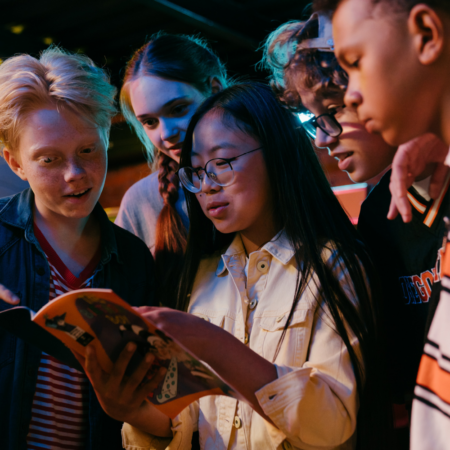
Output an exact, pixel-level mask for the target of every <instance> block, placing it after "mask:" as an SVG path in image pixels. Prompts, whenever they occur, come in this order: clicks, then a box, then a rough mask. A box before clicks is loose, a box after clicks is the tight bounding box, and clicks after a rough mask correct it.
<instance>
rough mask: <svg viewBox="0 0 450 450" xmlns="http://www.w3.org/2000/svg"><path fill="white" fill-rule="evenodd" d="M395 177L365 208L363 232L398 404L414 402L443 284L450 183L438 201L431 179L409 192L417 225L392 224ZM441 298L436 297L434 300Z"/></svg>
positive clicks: (386, 178)
mask: <svg viewBox="0 0 450 450" xmlns="http://www.w3.org/2000/svg"><path fill="white" fill-rule="evenodd" d="M390 176H391V171H389V172H387V173H386V174H385V175H384V176H383V178H382V179H381V180H380V182H379V183H378V184H377V185H376V186H375V187H374V189H373V190H372V192H371V193H370V194H369V196H368V197H367V199H366V200H365V201H364V203H363V204H362V207H361V213H360V216H359V221H358V230H359V232H360V233H361V234H362V236H363V238H364V240H365V242H366V243H367V244H368V246H369V248H370V250H371V252H372V255H373V258H374V262H375V264H376V266H377V268H378V272H379V276H380V282H381V287H382V300H383V310H384V318H385V321H386V326H387V329H388V330H389V331H388V333H389V334H388V336H387V338H388V340H387V345H388V349H389V352H388V354H389V367H390V371H389V378H390V380H391V383H392V387H393V394H394V401H395V402H396V403H401V404H402V403H406V404H410V403H411V401H412V396H413V390H414V385H415V380H416V376H417V370H418V368H419V362H420V358H421V355H422V350H423V344H424V339H425V336H426V328H427V321H428V320H429V319H428V318H429V314H430V308H431V309H433V310H434V308H435V305H430V299H431V293H432V290H433V291H434V290H436V289H437V290H438V286H439V284H440V280H441V261H442V256H443V239H444V236H445V224H444V221H443V218H444V216H445V215H446V214H447V211H448V208H449V207H450V190H449V183H450V179H447V181H446V183H445V185H444V187H443V188H442V190H441V192H440V195H439V196H438V198H436V199H435V200H433V199H431V198H430V197H429V194H428V185H429V181H430V177H426V178H425V179H424V180H422V181H416V182H415V183H414V184H413V186H412V187H411V188H409V190H408V199H409V201H410V203H411V205H412V207H413V209H412V210H413V215H412V220H411V222H409V223H404V222H403V220H402V219H401V217H397V218H396V219H394V220H388V219H387V214H388V211H389V205H390V201H391V193H390V191H389V182H390ZM435 297H436V296H435V295H433V300H434V298H435Z"/></svg>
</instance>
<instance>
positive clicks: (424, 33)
mask: <svg viewBox="0 0 450 450" xmlns="http://www.w3.org/2000/svg"><path fill="white" fill-rule="evenodd" d="M316 3H317V6H318V7H322V8H327V9H333V10H335V14H334V18H333V26H334V36H335V45H336V54H337V56H338V58H339V60H340V62H341V63H342V65H343V66H344V68H345V69H346V70H347V71H348V74H349V78H350V82H349V88H348V92H347V95H346V104H347V105H348V104H351V105H353V106H354V107H356V108H357V109H358V113H359V115H360V118H361V119H362V120H363V121H364V123H365V126H366V128H367V129H368V130H370V131H372V132H377V133H381V134H382V136H383V137H384V139H386V141H388V142H390V143H392V144H395V145H398V144H402V143H403V142H405V141H408V140H410V139H413V138H415V137H416V136H420V135H422V134H424V133H428V132H432V133H435V134H437V135H438V136H439V137H440V138H441V139H442V140H443V141H444V142H445V143H446V144H447V145H450V100H449V98H450V87H449V83H448V79H449V75H450V69H449V67H450V51H449V47H450V4H449V2H448V1H446V0H434V1H429V0H423V1H418V0H398V1H387V0H380V1H372V0H344V1H340V0H334V1H320V2H319V1H317V2H316ZM447 153H448V151H447V150H445V149H443V148H432V149H429V150H428V151H424V150H423V149H420V148H419V147H417V146H414V145H412V146H410V147H409V148H406V149H404V150H403V151H401V152H399V154H398V155H396V158H395V160H394V175H395V176H393V181H392V192H393V197H394V198H393V200H394V202H393V205H392V208H391V211H390V217H391V218H393V217H395V214H396V210H397V209H398V210H399V211H400V213H401V214H402V217H403V218H404V219H405V220H406V221H410V220H411V205H410V203H409V201H408V197H407V188H408V186H410V184H411V180H412V179H413V177H414V176H415V174H417V173H418V172H419V171H421V170H423V168H424V167H425V166H426V165H427V164H428V165H430V164H431V165H433V168H434V170H435V171H434V178H433V183H432V184H431V186H430V194H431V195H432V196H433V197H434V198H437V197H438V192H439V187H440V186H441V185H442V182H443V180H446V179H447V177H446V171H445V170H442V169H443V165H442V163H443V162H444V160H445V157H446V154H447ZM447 164H448V157H447ZM448 245H449V244H448V243H447V245H446V251H445V256H444V260H443V279H442V292H441V297H440V301H439V305H438V307H437V310H436V313H435V316H434V319H433V323H432V325H431V328H430V331H429V333H428V338H427V342H426V345H425V353H424V355H423V357H422V361H421V366H420V369H419V373H418V377H417V386H416V389H415V400H414V404H413V412H412V426H411V448H412V449H429V448H430V449H431V448H432V449H433V450H440V449H447V448H450V422H449V417H450V398H449V396H448V392H449V389H450V367H449V365H448V360H449V359H450V333H449V329H448V317H449V316H450V294H449V292H448V289H449V288H450V277H449V275H450V270H449V258H450V254H449V249H448Z"/></svg>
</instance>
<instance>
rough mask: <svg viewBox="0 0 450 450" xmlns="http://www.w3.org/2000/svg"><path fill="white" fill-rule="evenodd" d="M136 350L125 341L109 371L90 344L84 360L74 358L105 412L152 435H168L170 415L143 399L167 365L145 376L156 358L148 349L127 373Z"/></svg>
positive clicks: (156, 382)
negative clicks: (135, 367)
mask: <svg viewBox="0 0 450 450" xmlns="http://www.w3.org/2000/svg"><path fill="white" fill-rule="evenodd" d="M135 351H136V345H135V344H134V343H131V342H130V343H128V344H127V346H126V347H125V349H124V350H123V351H122V353H121V354H120V356H119V358H118V359H117V361H116V362H115V364H114V366H113V369H112V371H111V373H109V374H108V373H106V372H104V371H103V370H102V368H101V367H100V364H99V363H98V360H97V357H96V355H95V349H94V347H92V346H88V347H87V348H86V359H85V360H83V358H81V357H78V358H77V359H78V360H79V361H80V363H81V364H82V365H83V366H84V369H85V371H86V375H87V376H88V378H89V380H90V381H91V383H92V387H93V388H94V391H95V393H96V395H97V398H98V400H99V402H100V405H101V406H102V408H103V409H104V411H105V412H106V414H108V415H109V416H111V417H112V418H113V419H115V420H118V421H120V422H127V423H129V424H130V425H132V426H133V427H135V428H138V429H139V430H141V431H143V432H145V433H148V434H151V435H153V436H160V437H171V436H172V430H171V421H170V419H169V418H168V417H167V416H166V415H165V414H163V413H161V412H159V411H158V410H157V409H156V408H155V407H153V406H152V405H151V404H150V403H149V402H147V401H145V398H146V397H147V396H148V394H149V393H151V392H153V391H154V390H155V389H156V388H157V387H158V385H159V383H160V382H161V381H162V380H163V378H164V376H165V373H166V369H165V368H161V369H160V370H159V371H158V373H157V374H156V375H155V376H154V377H153V378H151V379H150V380H148V379H146V374H147V372H148V370H149V369H150V367H151V365H152V363H153V361H154V359H155V357H154V355H152V354H150V353H149V354H147V356H146V358H145V359H144V360H143V361H142V362H141V364H140V365H139V366H138V367H137V369H136V370H135V371H134V372H133V374H132V375H130V376H129V377H126V376H125V369H126V368H127V366H128V363H129V362H130V359H131V357H132V356H133V354H134V352H135ZM76 356H77V355H76Z"/></svg>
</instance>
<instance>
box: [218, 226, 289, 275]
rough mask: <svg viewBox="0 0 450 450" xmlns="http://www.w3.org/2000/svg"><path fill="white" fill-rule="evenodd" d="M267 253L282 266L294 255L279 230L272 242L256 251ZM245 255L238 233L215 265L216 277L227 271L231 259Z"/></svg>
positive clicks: (286, 238)
mask: <svg viewBox="0 0 450 450" xmlns="http://www.w3.org/2000/svg"><path fill="white" fill-rule="evenodd" d="M263 250H265V251H267V252H268V253H270V254H271V255H272V256H273V257H274V258H276V259H278V261H280V262H281V263H282V264H283V265H286V264H288V263H289V261H290V260H291V259H292V257H293V256H294V254H295V250H294V249H293V248H292V245H291V243H290V242H289V239H288V237H287V236H286V233H285V232H284V230H281V231H280V232H279V233H278V234H277V235H276V236H275V237H274V238H273V239H272V240H270V241H269V242H267V243H266V244H264V245H263V246H262V247H261V249H260V250H258V251H263ZM242 254H245V249H244V245H243V244H242V239H241V236H240V234H239V233H237V234H236V236H235V237H234V239H233V242H232V243H231V244H230V246H229V247H228V248H227V250H226V252H225V253H224V254H223V255H222V257H221V258H220V260H219V263H218V265H217V270H216V275H217V276H219V275H222V274H223V273H224V272H225V270H227V263H228V261H229V260H230V259H231V258H233V257H234V258H236V257H242Z"/></svg>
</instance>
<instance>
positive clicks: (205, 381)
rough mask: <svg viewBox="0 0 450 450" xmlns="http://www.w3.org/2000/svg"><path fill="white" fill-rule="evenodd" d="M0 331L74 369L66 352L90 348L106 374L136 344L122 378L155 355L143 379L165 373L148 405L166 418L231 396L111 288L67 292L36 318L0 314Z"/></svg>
mask: <svg viewBox="0 0 450 450" xmlns="http://www.w3.org/2000/svg"><path fill="white" fill-rule="evenodd" d="M0 327H2V328H5V329H7V330H8V331H10V332H12V333H14V334H16V335H17V336H18V337H20V338H22V339H24V340H26V341H27V342H29V343H31V344H34V345H36V346H38V347H40V348H41V350H43V351H45V352H46V353H49V354H52V355H53V356H55V357H56V358H58V359H60V360H61V361H62V362H64V363H66V364H68V365H71V366H73V367H76V368H78V369H80V368H81V366H80V365H79V364H78V362H77V360H76V359H75V357H74V356H73V355H72V354H71V352H70V351H69V349H70V350H71V351H73V352H76V353H78V354H80V355H83V356H85V351H86V346H87V345H89V344H91V345H93V346H94V347H95V350H96V354H97V357H98V359H99V363H100V365H101V366H102V368H103V370H105V371H106V372H110V371H111V369H112V366H113V363H114V362H115V361H116V359H117V358H118V356H119V354H120V353H121V351H122V350H123V349H124V348H125V346H126V344H127V343H128V342H130V341H132V342H135V343H136V345H137V350H136V352H135V354H134V355H133V357H132V359H131V361H130V364H129V366H128V369H127V373H132V371H133V370H134V368H135V367H137V365H138V364H139V363H140V362H141V361H142V359H143V358H144V357H145V355H146V354H147V353H148V352H151V353H153V354H154V355H155V356H156V359H155V363H154V364H153V366H152V368H151V369H150V371H149V374H148V376H151V375H152V374H153V373H154V371H155V370H156V369H158V368H159V367H166V368H167V373H166V375H165V378H164V380H163V381H162V382H161V383H160V385H159V386H158V387H157V389H156V390H155V391H154V392H153V393H152V394H150V396H149V397H148V398H147V400H148V401H149V402H151V403H152V404H153V405H154V406H155V407H156V408H158V409H159V410H160V411H161V412H163V413H164V414H166V415H167V416H169V417H170V418H174V417H175V416H176V415H177V414H179V413H180V412H181V411H182V410H183V409H184V408H185V407H187V406H188V405H189V404H190V403H192V402H193V401H195V400H197V399H199V398H200V397H204V396H206V395H228V396H232V397H234V396H235V393H234V392H233V391H232V390H231V388H230V387H229V386H227V385H226V384H225V383H224V382H223V381H222V380H221V379H220V378H219V377H218V376H217V375H216V374H215V373H214V372H213V371H212V370H211V369H209V368H208V367H207V366H206V365H205V364H204V363H202V362H201V361H198V360H197V359H195V358H194V357H192V356H191V355H190V354H189V353H187V352H186V351H185V350H184V349H182V348H181V347H180V346H179V345H178V344H177V343H176V342H174V341H173V340H172V339H171V338H170V337H168V336H166V335H164V334H163V333H162V332H161V331H159V330H158V329H156V328H155V327H154V326H153V325H152V324H151V323H150V322H149V321H148V320H146V319H145V318H144V317H142V316H141V315H140V314H139V313H138V312H137V311H136V310H134V309H133V308H132V307H131V306H130V305H129V304H128V303H126V302H125V301H123V300H122V299H121V298H120V297H119V296H117V295H116V294H115V293H114V292H113V291H112V290H110V289H80V290H76V291H71V292H68V293H66V294H63V295H61V296H59V297H57V298H56V299H54V300H52V301H51V302H49V303H48V304H47V305H45V306H44V307H43V308H42V309H40V310H39V311H38V312H37V313H36V314H34V313H33V312H32V311H31V310H29V309H28V308H25V307H16V308H11V309H9V310H6V311H3V312H1V313H0ZM44 330H45V331H44ZM62 344H63V345H62Z"/></svg>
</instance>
